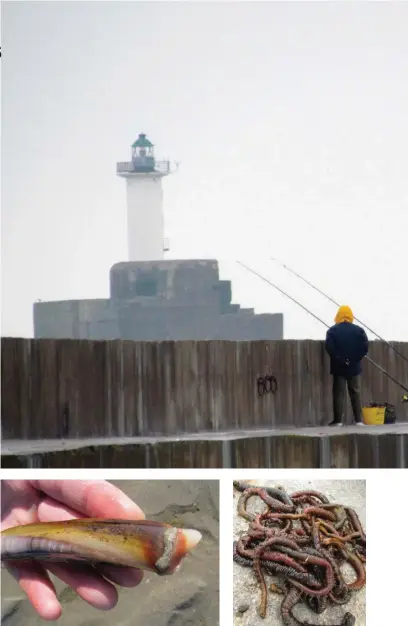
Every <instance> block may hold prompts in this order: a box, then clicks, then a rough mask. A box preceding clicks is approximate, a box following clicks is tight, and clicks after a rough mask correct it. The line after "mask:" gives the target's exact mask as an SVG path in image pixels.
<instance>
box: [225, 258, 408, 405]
mask: <svg viewBox="0 0 408 626" xmlns="http://www.w3.org/2000/svg"><path fill="white" fill-rule="evenodd" d="M237 263H238V265H241V267H243V268H244V269H246V270H247V271H248V272H251V274H254V275H255V276H258V278H260V279H261V280H263V281H264V282H265V283H268V285H271V287H274V288H275V289H277V290H278V291H279V292H280V293H281V294H283V295H284V296H286V298H289V299H290V300H292V302H295V304H297V305H298V306H300V307H301V308H302V309H303V310H304V311H306V313H309V315H312V317H314V318H315V319H316V320H317V321H318V322H320V323H321V324H323V325H324V326H326V328H330V326H329V324H327V323H326V322H325V321H324V320H322V319H321V318H320V317H318V316H317V315H315V313H312V311H310V310H309V309H308V308H306V307H305V306H304V305H303V304H301V303H300V302H298V301H297V300H296V299H295V298H293V297H292V296H291V295H289V294H288V293H286V291H283V289H281V288H280V287H278V285H275V283H273V282H272V281H270V280H269V279H268V278H265V276H262V274H259V272H257V271H255V270H253V269H252V268H251V267H248V265H245V263H242V262H241V261H237ZM365 358H366V359H367V361H368V362H369V363H371V365H374V367H376V368H377V369H378V370H379V371H380V372H382V373H383V374H384V375H385V376H387V377H388V378H389V379H390V380H392V382H393V383H395V384H396V385H398V387H400V388H401V389H403V390H404V391H406V392H407V393H408V387H406V386H405V385H403V384H402V383H401V382H400V381H399V380H397V379H396V378H394V377H393V376H391V374H389V373H388V372H387V371H386V370H385V369H383V368H382V367H381V365H378V363H376V362H375V361H373V360H372V359H370V357H369V356H368V355H366V356H365ZM402 401H403V402H407V401H408V396H403V398H402Z"/></svg>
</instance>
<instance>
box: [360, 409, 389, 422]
mask: <svg viewBox="0 0 408 626" xmlns="http://www.w3.org/2000/svg"><path fill="white" fill-rule="evenodd" d="M384 420H385V406H373V407H371V406H364V407H363V422H364V424H367V426H379V425H380V424H381V425H382V424H384Z"/></svg>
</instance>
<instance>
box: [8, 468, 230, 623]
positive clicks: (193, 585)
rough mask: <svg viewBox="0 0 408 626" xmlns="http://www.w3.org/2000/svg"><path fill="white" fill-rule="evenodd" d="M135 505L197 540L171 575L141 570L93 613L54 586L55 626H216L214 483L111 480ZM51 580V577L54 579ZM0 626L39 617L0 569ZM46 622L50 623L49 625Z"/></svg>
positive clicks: (216, 502) (216, 497)
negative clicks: (135, 582)
mask: <svg viewBox="0 0 408 626" xmlns="http://www.w3.org/2000/svg"><path fill="white" fill-rule="evenodd" d="M112 483H113V484H114V485H116V486H117V487H119V488H120V489H122V491H124V492H125V493H126V494H127V495H128V496H130V497H131V498H132V499H133V500H135V501H136V502H137V504H138V505H139V506H140V507H141V508H142V509H143V511H144V512H145V515H146V518H147V519H152V520H157V521H163V522H168V523H171V524H174V525H176V526H177V525H178V526H180V527H187V528H195V529H197V530H199V531H200V532H201V533H202V536H203V537H202V540H201V542H200V543H199V545H198V546H197V548H196V549H195V550H193V551H192V552H191V553H190V554H189V555H187V557H186V558H185V560H184V561H183V563H182V565H181V567H180V569H179V570H178V571H177V572H175V573H174V574H173V575H171V576H163V577H160V576H157V575H156V574H154V573H150V572H145V576H144V579H143V581H142V583H141V584H140V585H139V587H137V588H135V589H123V588H120V589H119V602H118V604H117V606H116V607H115V608H114V609H113V610H112V611H108V612H106V613H105V612H101V611H97V610H96V609H94V608H93V607H91V606H89V605H88V604H87V603H86V602H84V601H83V600H82V599H80V598H79V597H78V596H77V595H76V594H75V593H74V592H73V591H72V590H71V589H70V588H68V587H66V586H65V585H64V584H63V583H61V582H59V581H58V582H57V583H56V587H57V590H58V593H59V599H60V601H61V603H62V606H63V614H62V617H61V618H60V619H59V620H58V622H57V623H58V625H59V626H210V625H211V626H217V625H218V624H219V598H218V592H219V546H218V540H219V488H218V481H205V480H203V481H192V480H191V481H190V480H174V481H166V480H154V481H152V480H143V481H132V480H129V481H112ZM54 582H55V579H54ZM1 596H2V620H1V623H2V626H27V625H28V624H29V625H30V626H39V625H43V624H46V623H48V622H46V621H44V620H42V619H40V618H39V617H38V615H37V614H36V612H35V611H34V609H33V608H32V607H31V605H30V603H29V602H28V600H26V599H25V596H24V594H23V592H22V591H21V590H20V588H19V586H18V585H17V583H16V582H15V581H14V579H13V578H12V577H11V576H10V575H9V574H8V573H7V572H4V571H2V589H1ZM51 623H52V622H51Z"/></svg>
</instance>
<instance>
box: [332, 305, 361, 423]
mask: <svg viewBox="0 0 408 626" xmlns="http://www.w3.org/2000/svg"><path fill="white" fill-rule="evenodd" d="M353 320H354V315H353V312H352V310H351V309H350V307H348V306H341V307H340V308H339V310H338V312H337V315H336V318H335V322H336V324H335V325H334V326H332V327H331V328H329V330H328V331H327V335H326V351H327V353H328V354H329V356H330V373H331V374H332V376H333V415H334V420H333V421H332V422H331V423H330V424H329V426H341V424H342V419H343V411H344V397H345V391H346V387H347V389H348V393H349V396H350V401H351V406H352V409H353V415H354V420H355V422H356V424H358V425H359V426H362V425H363V421H362V419H361V418H362V407H361V396H360V384H359V376H360V374H361V372H362V368H361V361H362V359H363V358H364V357H365V356H366V354H367V353H368V338H367V335H366V333H365V331H364V329H363V328H361V327H360V326H357V325H356V324H353Z"/></svg>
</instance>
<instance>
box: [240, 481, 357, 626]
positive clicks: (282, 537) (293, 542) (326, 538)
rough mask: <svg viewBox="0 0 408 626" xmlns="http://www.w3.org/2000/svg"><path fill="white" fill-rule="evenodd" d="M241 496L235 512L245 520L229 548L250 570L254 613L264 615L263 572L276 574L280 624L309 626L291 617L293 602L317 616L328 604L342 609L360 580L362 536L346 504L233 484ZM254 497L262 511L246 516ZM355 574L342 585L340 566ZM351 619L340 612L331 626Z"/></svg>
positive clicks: (317, 495)
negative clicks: (255, 588)
mask: <svg viewBox="0 0 408 626" xmlns="http://www.w3.org/2000/svg"><path fill="white" fill-rule="evenodd" d="M234 487H235V489H237V490H238V491H240V492H242V493H241V496H240V498H239V501H238V514H239V515H240V516H241V517H243V518H245V519H246V520H248V522H249V527H248V529H247V532H246V534H245V535H242V536H241V537H240V539H239V540H238V541H235V542H234V544H233V558H234V561H235V562H236V563H239V564H240V565H243V566H245V567H252V568H253V569H254V572H255V576H256V578H257V580H258V582H259V584H260V588H261V600H260V607H259V614H260V616H261V617H265V616H266V612H267V603H268V589H267V585H266V582H265V574H271V575H273V576H277V577H278V580H279V583H278V584H273V585H271V586H270V590H271V591H272V592H273V593H278V594H282V595H283V596H284V597H283V600H282V604H281V616H282V622H283V624H284V626H312V625H311V624H309V622H304V621H300V620H299V619H298V618H297V617H295V616H294V615H293V609H294V607H295V605H296V604H298V603H300V602H305V603H306V605H307V606H308V607H309V608H310V609H311V610H312V611H313V612H314V613H323V611H325V610H326V609H327V607H328V606H330V605H331V604H332V605H333V604H335V605H345V604H347V603H348V602H349V600H350V598H351V595H352V593H353V591H357V590H359V589H361V588H362V587H364V585H365V581H366V568H365V560H366V557H365V555H366V536H365V532H364V530H363V527H362V525H361V522H360V520H359V518H358V516H357V514H356V512H355V511H354V510H353V509H351V508H350V507H349V506H344V505H342V504H339V503H331V502H329V499H328V498H327V497H326V496H325V495H323V494H322V493H319V492H317V491H311V490H307V491H296V492H295V493H292V494H288V493H286V491H285V490H284V489H283V488H281V487H267V486H264V487H257V486H254V485H251V484H247V483H243V482H238V481H234ZM254 496H257V497H258V498H261V500H263V502H264V503H265V504H266V508H265V510H264V511H263V512H262V513H259V514H252V513H250V512H248V511H247V509H246V506H247V502H248V500H249V499H250V498H252V497H254ZM346 562H347V563H349V565H350V566H351V567H352V568H353V570H354V571H355V574H356V577H355V580H354V581H353V582H346V581H345V579H344V577H343V572H342V570H341V567H342V565H343V564H344V563H346ZM355 621H356V620H355V617H354V615H352V614H351V613H349V612H346V613H345V615H344V617H343V621H342V622H341V623H340V624H335V625H333V626H354V624H355Z"/></svg>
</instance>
